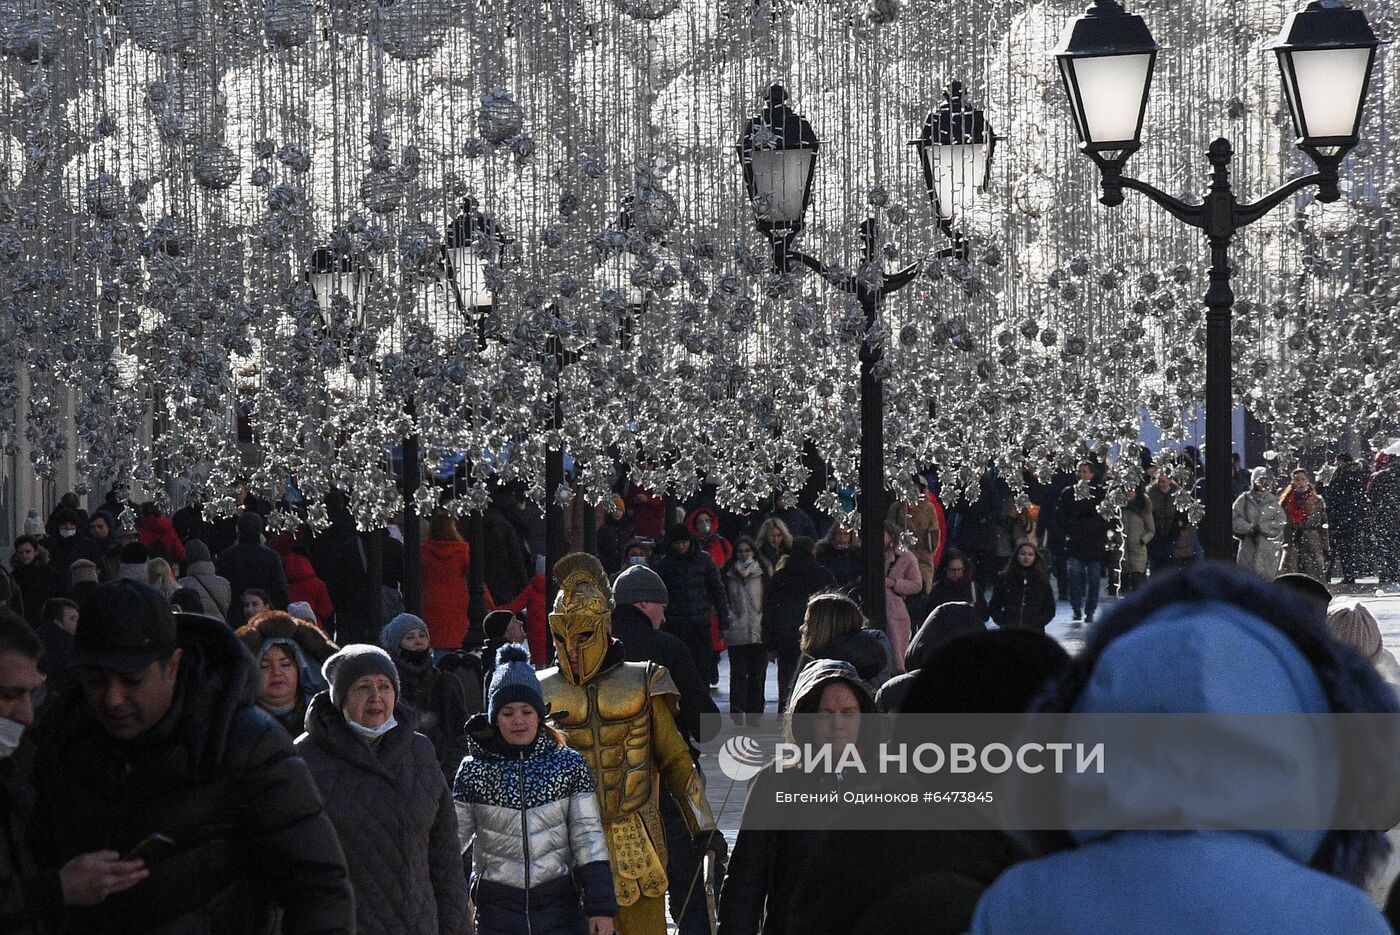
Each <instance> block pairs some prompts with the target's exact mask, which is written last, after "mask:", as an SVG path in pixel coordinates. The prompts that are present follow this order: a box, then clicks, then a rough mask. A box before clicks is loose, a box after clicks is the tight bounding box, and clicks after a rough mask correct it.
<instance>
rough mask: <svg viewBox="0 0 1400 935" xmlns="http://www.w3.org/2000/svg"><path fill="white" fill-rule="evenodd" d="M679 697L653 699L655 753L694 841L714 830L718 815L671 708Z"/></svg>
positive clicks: (653, 744)
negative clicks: (712, 806) (714, 810)
mask: <svg viewBox="0 0 1400 935" xmlns="http://www.w3.org/2000/svg"><path fill="white" fill-rule="evenodd" d="M662 671H665V670H662ZM669 678H670V676H669V675H668V676H667V679H668V680H669ZM675 697H676V696H669V697H667V696H656V697H653V698H652V704H651V710H652V735H651V736H652V741H651V742H652V751H653V753H654V755H655V757H656V766H657V769H658V770H659V771H660V773H661V778H662V779H663V780H664V781H665V783H666V788H667V789H669V790H670V791H671V797H672V798H674V799H675V800H676V805H678V806H679V807H680V810H681V814H682V815H684V816H685V823H686V826H687V827H688V828H689V829H690V836H691V837H692V838H693V837H695V836H696V835H697V834H699V833H701V832H702V831H714V830H715V816H714V815H712V814H711V813H710V803H709V802H707V801H706V800H705V790H704V789H703V788H702V787H701V785H700V773H699V772H697V771H696V769H695V763H694V761H692V760H691V759H690V747H689V746H688V745H687V744H686V742H685V738H684V737H683V736H681V731H680V728H679V727H677V726H676V716H675V712H674V711H672V708H671V706H672V704H673V703H674V699H675Z"/></svg>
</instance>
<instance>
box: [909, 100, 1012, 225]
mask: <svg viewBox="0 0 1400 935" xmlns="http://www.w3.org/2000/svg"><path fill="white" fill-rule="evenodd" d="M913 143H914V145H915V146H917V147H918V148H919V160H920V161H921V162H922V163H923V166H924V184H925V185H926V186H927V187H928V196H929V198H930V199H931V200H932V201H933V208H934V211H936V212H937V213H938V218H939V220H940V221H944V222H947V221H951V220H952V219H953V211H954V209H955V208H956V207H957V206H958V205H961V204H966V203H967V201H968V200H970V196H971V194H972V192H974V191H978V192H983V191H986V190H987V177H988V175H989V174H990V173H991V168H992V152H993V151H994V150H995V149H996V134H995V133H993V132H992V128H991V126H990V125H989V124H988V123H987V118H986V115H985V114H984V113H983V112H982V109H981V108H978V107H970V106H968V104H967V103H966V102H965V101H964V100H963V87H962V82H960V81H954V82H952V83H951V84H949V85H948V87H947V89H946V90H945V91H944V92H943V105H942V106H941V107H939V108H938V110H935V111H930V112H929V115H928V119H927V120H925V121H924V131H923V133H922V134H921V135H920V137H919V138H918V139H917V140H914V141H913Z"/></svg>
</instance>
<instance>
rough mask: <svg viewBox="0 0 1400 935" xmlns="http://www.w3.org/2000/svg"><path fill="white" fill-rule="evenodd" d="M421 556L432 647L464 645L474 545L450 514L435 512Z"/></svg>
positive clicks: (424, 609)
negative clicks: (468, 582)
mask: <svg viewBox="0 0 1400 935" xmlns="http://www.w3.org/2000/svg"><path fill="white" fill-rule="evenodd" d="M419 554H420V555H421V556H422V574H423V619H424V620H425V621H426V622H427V624H428V637H429V641H430V642H431V643H432V647H433V649H446V650H456V649H461V648H462V640H463V639H465V638H466V635H467V629H468V627H469V621H468V618H467V600H468V595H467V573H468V571H469V570H470V568H471V555H472V553H471V548H470V547H469V546H468V545H467V543H466V542H464V541H463V540H462V534H461V533H460V532H458V531H457V522H456V520H454V519H453V518H452V516H451V515H450V514H448V513H443V512H438V513H434V514H433V517H432V519H431V520H429V521H428V537H427V538H426V539H424V540H423V545H422V548H421V549H420V551H419Z"/></svg>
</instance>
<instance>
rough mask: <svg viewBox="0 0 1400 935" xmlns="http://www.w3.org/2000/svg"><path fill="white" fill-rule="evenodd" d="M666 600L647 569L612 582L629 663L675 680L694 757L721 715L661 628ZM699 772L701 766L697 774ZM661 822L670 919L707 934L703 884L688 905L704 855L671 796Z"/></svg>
mask: <svg viewBox="0 0 1400 935" xmlns="http://www.w3.org/2000/svg"><path fill="white" fill-rule="evenodd" d="M668 601H669V596H668V595H667V593H666V585H665V583H664V582H663V581H662V580H661V578H660V576H659V575H657V573H656V572H654V571H652V570H651V569H650V568H647V567H646V566H645V565H633V566H631V567H629V568H626V569H624V570H623V572H622V574H620V575H618V576H617V581H615V582H613V602H614V604H615V605H616V606H615V608H614V609H613V612H612V633H613V636H615V637H617V639H618V640H620V641H621V643H622V652H623V656H624V658H625V659H626V660H627V661H628V662H655V663H658V664H660V665H663V666H665V667H666V669H667V670H668V671H669V672H670V673H671V679H672V681H674V682H675V683H676V687H677V688H679V689H680V691H681V705H680V714H679V715H678V716H677V717H676V726H677V727H679V728H680V730H681V734H682V735H684V736H685V739H686V741H687V742H688V743H690V744H691V756H692V757H693V756H694V744H695V743H696V741H704V740H709V739H710V737H708V736H702V733H701V731H702V728H701V722H702V718H703V716H704V715H706V714H713V715H718V714H719V708H718V707H717V706H716V705H715V702H714V699H712V698H711V697H710V693H709V692H708V691H707V690H706V688H705V685H704V683H703V682H701V681H700V673H698V672H696V671H695V663H694V662H692V661H691V658H690V652H689V651H688V650H687V649H686V647H685V644H684V643H682V642H681V641H680V640H678V639H676V638H675V637H674V636H672V635H671V634H669V633H663V632H662V631H661V629H660V627H661V624H662V623H663V622H664V621H665V619H666V606H667V603H668ZM705 720H706V722H707V723H708V722H710V721H713V727H712V728H711V730H710V731H708V733H709V734H711V735H712V734H713V730H714V728H717V727H718V725H719V722H718V720H717V719H705ZM699 768H700V767H699V764H698V763H697V764H696V769H697V771H698V770H699ZM661 822H662V824H663V825H664V826H665V828H666V847H667V852H668V853H667V858H666V878H667V879H668V880H670V881H672V882H671V890H670V904H671V919H672V920H673V921H674V922H675V923H676V925H677V927H678V930H679V932H680V935H706V933H708V932H709V930H710V923H709V919H708V917H707V915H706V910H705V900H704V898H703V894H702V896H701V898H696V897H695V895H694V894H695V893H696V892H700V884H696V886H695V887H694V888H693V889H691V893H692V896H691V899H690V902H689V904H686V903H685V897H686V890H687V889H688V888H690V881H692V880H696V879H697V877H698V873H697V871H698V868H699V866H700V853H699V851H697V850H696V848H695V844H694V842H692V841H691V840H690V834H689V833H688V832H687V831H686V824H685V818H684V817H682V816H681V813H680V809H678V808H676V803H675V801H674V800H673V799H672V798H671V797H670V796H669V795H663V796H661ZM682 910H684V915H683V916H682Z"/></svg>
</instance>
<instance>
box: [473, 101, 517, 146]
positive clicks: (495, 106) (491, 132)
mask: <svg viewBox="0 0 1400 935" xmlns="http://www.w3.org/2000/svg"><path fill="white" fill-rule="evenodd" d="M524 125H525V111H524V109H523V108H522V107H521V106H520V105H519V104H517V103H516V101H515V98H513V97H511V95H510V92H508V91H492V92H490V93H488V94H487V95H485V96H484V97H483V98H482V99H481V110H480V112H479V113H478V115H477V126H478V127H479V128H480V130H481V136H482V138H483V139H485V140H486V141H487V142H489V143H494V144H497V145H499V144H501V143H504V142H505V141H506V140H508V139H510V138H511V137H513V136H515V135H516V134H518V133H519V132H520V129H521V127H523V126H524Z"/></svg>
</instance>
